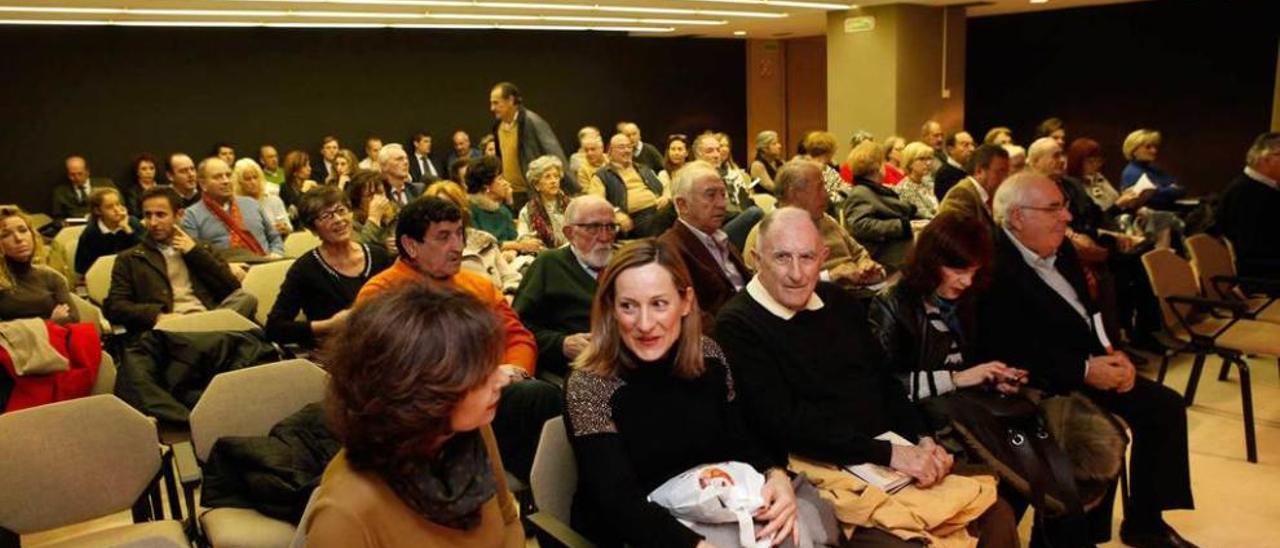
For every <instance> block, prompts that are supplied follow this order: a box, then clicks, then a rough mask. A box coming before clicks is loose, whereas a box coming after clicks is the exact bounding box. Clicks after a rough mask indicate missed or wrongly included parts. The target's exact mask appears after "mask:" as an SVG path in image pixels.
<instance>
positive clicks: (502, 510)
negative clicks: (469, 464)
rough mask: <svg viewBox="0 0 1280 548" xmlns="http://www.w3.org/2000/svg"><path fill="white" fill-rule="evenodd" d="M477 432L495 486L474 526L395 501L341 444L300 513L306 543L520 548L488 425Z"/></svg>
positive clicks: (348, 547) (520, 533) (520, 531)
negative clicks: (448, 523)
mask: <svg viewBox="0 0 1280 548" xmlns="http://www.w3.org/2000/svg"><path fill="white" fill-rule="evenodd" d="M480 433H481V435H482V436H483V437H484V447H485V450H486V451H487V452H488V454H489V462H490V463H492V466H493V475H494V478H495V479H496V480H497V483H498V491H497V494H496V495H495V496H494V497H493V498H492V499H490V500H489V502H486V503H485V504H484V506H482V507H481V508H480V513H481V517H480V525H479V526H478V527H476V528H475V529H472V530H469V531H460V530H458V529H452V528H449V527H445V526H443V525H437V524H435V523H431V522H429V521H427V520H426V519H425V518H423V517H422V516H420V515H418V514H417V513H415V512H414V511H413V510H411V509H410V508H409V507H408V506H406V505H405V504H404V503H403V502H401V501H400V498H399V497H398V496H396V494H395V492H394V491H392V490H391V487H389V486H387V484H386V482H384V481H382V479H380V478H378V477H377V476H376V475H374V474H370V473H366V472H360V471H356V470H354V469H352V468H351V463H350V462H349V461H347V452H346V450H345V449H344V450H342V451H340V452H338V455H337V456H335V457H334V458H333V461H331V462H330V463H329V467H328V468H326V469H325V471H324V477H323V478H322V479H321V482H320V487H318V488H317V489H316V494H315V500H313V501H312V506H311V509H310V510H309V513H308V514H307V515H306V516H304V518H303V523H302V524H301V526H300V528H301V529H302V530H303V531H305V538H306V541H307V542H306V545H307V546H318V547H325V546H334V547H342V548H356V547H361V546H365V547H375V546H378V547H391V546H406V547H408V546H413V547H416V548H437V547H439V548H444V547H455V546H466V547H471V546H476V547H505V548H523V547H524V545H525V542H524V528H523V527H521V526H520V516H519V512H518V511H517V510H516V505H515V500H514V499H513V498H512V496H511V493H510V492H509V491H508V490H507V480H506V476H505V475H504V473H503V471H502V458H501V457H500V456H498V446H497V442H496V441H494V438H493V430H492V429H490V428H489V427H488V426H485V427H484V428H482V429H481V431H480Z"/></svg>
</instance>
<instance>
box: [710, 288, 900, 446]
mask: <svg viewBox="0 0 1280 548" xmlns="http://www.w3.org/2000/svg"><path fill="white" fill-rule="evenodd" d="M816 292H817V295H818V297H819V298H821V299H822V301H823V307H822V308H821V309H818V310H802V311H800V312H798V313H796V315H795V316H794V317H792V318H791V319H790V320H784V319H782V318H780V317H778V316H775V315H774V314H773V313H772V312H769V310H768V309H766V308H765V307H764V306H762V305H760V303H758V302H756V300H755V298H753V297H752V296H751V294H750V292H749V291H743V292H741V293H739V294H738V295H737V296H736V297H734V298H733V300H730V301H729V302H728V303H727V304H726V305H725V306H724V308H722V309H720V315H719V316H718V317H717V319H716V339H717V340H719V342H720V345H721V346H722V347H723V348H724V351H725V354H726V355H727V356H728V357H729V362H730V363H732V364H733V368H734V374H735V375H736V376H737V379H738V386H739V391H740V393H741V394H742V398H743V405H744V406H745V409H746V412H747V413H746V415H747V419H748V421H749V424H750V425H751V430H752V431H753V432H756V433H757V434H759V435H760V436H761V437H762V438H763V439H764V440H765V441H766V442H767V443H769V444H770V447H771V448H772V450H773V452H774V455H775V458H778V459H784V458H786V455H787V454H789V453H795V454H797V455H800V456H804V457H807V458H811V459H815V460H819V461H822V462H828V463H832V464H840V465H846V464H856V463H862V462H874V463H876V464H883V465H888V464H889V459H890V456H891V455H892V452H893V449H892V447H891V446H890V444H889V442H887V441H880V440H875V439H873V438H874V437H875V436H878V435H880V434H882V433H884V432H885V431H887V430H892V431H894V432H896V433H898V434H900V435H901V436H903V437H905V438H907V439H909V440H913V441H914V440H915V439H916V438H917V437H918V436H919V434H920V433H921V432H923V431H924V429H925V425H924V419H923V417H922V415H920V414H919V412H918V411H917V410H916V408H915V407H914V406H912V405H911V403H910V402H908V401H907V396H906V393H905V392H904V391H903V388H902V385H901V384H900V383H899V382H898V381H897V379H894V378H893V377H892V376H891V375H890V374H889V368H888V367H886V366H885V365H884V363H883V361H884V358H883V352H882V351H881V350H880V345H879V343H878V342H877V341H876V339H875V338H874V337H873V336H872V334H871V329H870V327H869V326H868V323H867V312H866V309H865V308H864V307H863V305H862V304H861V302H859V301H858V300H857V299H856V298H854V296H853V295H852V294H850V293H848V292H846V291H845V290H843V289H840V288H839V287H836V286H834V285H831V284H828V283H825V282H824V283H819V284H818V287H817V290H816Z"/></svg>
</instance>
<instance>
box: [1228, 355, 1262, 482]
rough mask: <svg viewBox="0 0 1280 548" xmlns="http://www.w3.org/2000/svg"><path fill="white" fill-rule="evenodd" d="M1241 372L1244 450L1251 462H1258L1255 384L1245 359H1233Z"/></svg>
mask: <svg viewBox="0 0 1280 548" xmlns="http://www.w3.org/2000/svg"><path fill="white" fill-rule="evenodd" d="M1232 361H1234V362H1235V364H1236V368H1237V369H1239V370H1240V406H1241V407H1242V408H1243V411H1244V449H1245V454H1246V455H1247V457H1248V458H1249V462H1252V463H1257V462H1258V439H1257V435H1256V434H1255V432H1254V426H1253V383H1252V382H1251V381H1250V378H1249V363H1248V362H1246V361H1245V360H1244V358H1242V357H1239V356H1236V357H1233V358H1232Z"/></svg>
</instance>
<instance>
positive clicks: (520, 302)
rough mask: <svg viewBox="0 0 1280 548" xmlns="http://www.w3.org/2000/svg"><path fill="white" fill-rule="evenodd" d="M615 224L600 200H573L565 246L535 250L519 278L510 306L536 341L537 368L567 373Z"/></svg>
mask: <svg viewBox="0 0 1280 548" xmlns="http://www.w3.org/2000/svg"><path fill="white" fill-rule="evenodd" d="M616 227H617V225H616V224H614V217H613V206H612V205H609V202H607V201H605V199H604V198H601V197H599V196H593V195H590V194H587V195H583V196H579V197H577V198H574V199H573V201H571V202H569V206H568V207H566V208H565V212H564V235H565V238H566V239H568V240H569V245H566V246H561V247H558V248H555V249H549V250H547V251H543V252H542V253H540V254H538V258H537V259H535V260H534V261H533V264H532V265H530V266H529V270H528V271H526V272H525V274H524V278H523V279H521V281H520V288H519V289H517V290H516V299H515V302H514V303H512V307H513V308H515V310H516V313H517V314H519V315H520V321H522V322H524V325H525V326H526V327H528V328H529V331H532V332H533V336H534V338H535V339H537V341H538V369H537V370H538V371H540V372H544V371H545V372H549V373H552V374H554V375H559V376H561V377H564V376H567V375H568V372H569V363H570V362H572V361H573V360H574V359H575V358H577V357H578V354H580V353H581V352H582V351H583V350H584V349H586V347H587V341H588V336H589V334H590V332H591V301H592V299H594V298H595V294H596V278H597V277H599V275H600V271H602V270H604V267H606V266H608V265H609V259H610V258H612V257H613V245H614V240H615V239H616V238H617V235H618V232H617V228H616Z"/></svg>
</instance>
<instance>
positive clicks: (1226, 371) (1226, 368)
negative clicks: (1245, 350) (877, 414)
mask: <svg viewBox="0 0 1280 548" xmlns="http://www.w3.org/2000/svg"><path fill="white" fill-rule="evenodd" d="M1230 375H1231V360H1229V359H1227V358H1222V368H1221V369H1219V370H1218V380H1219V381H1225V380H1227V378H1228V377H1230Z"/></svg>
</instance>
